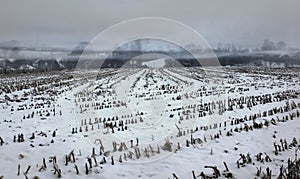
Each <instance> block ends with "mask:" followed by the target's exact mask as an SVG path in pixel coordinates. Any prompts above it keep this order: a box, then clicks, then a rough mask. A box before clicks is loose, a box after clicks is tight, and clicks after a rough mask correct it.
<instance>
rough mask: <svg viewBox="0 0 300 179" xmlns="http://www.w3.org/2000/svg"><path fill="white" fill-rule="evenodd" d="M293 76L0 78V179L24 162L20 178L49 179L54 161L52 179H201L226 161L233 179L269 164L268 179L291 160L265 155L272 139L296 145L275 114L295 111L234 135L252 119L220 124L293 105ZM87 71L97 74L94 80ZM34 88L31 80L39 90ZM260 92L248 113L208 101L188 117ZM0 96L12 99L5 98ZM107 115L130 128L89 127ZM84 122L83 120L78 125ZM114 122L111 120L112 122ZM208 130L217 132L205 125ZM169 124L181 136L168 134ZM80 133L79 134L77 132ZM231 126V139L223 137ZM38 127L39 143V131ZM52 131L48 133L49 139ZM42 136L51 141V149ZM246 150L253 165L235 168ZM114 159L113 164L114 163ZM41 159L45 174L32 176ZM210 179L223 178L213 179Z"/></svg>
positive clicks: (203, 71)
mask: <svg viewBox="0 0 300 179" xmlns="http://www.w3.org/2000/svg"><path fill="white" fill-rule="evenodd" d="M161 60H162V59H158V60H157V61H151V62H149V63H147V65H152V67H157V65H156V64H157V63H161ZM268 66H269V67H274V66H275V65H271V64H269V65H268ZM276 67H280V65H279V66H276ZM243 69H246V70H248V72H245V71H243ZM298 70H299V69H285V68H276V69H275V68H274V69H270V68H254V67H253V68H250V67H247V68H243V67H223V68H199V67H197V68H150V69H145V68H136V69H131V68H126V69H125V68H124V69H101V71H100V72H97V71H70V72H61V73H60V72H56V73H45V74H41V73H37V74H35V73H33V74H23V75H22V76H15V77H14V76H7V77H5V76H3V77H2V78H1V88H0V91H1V92H0V100H1V101H5V103H0V110H1V111H0V112H1V114H2V115H1V116H0V126H1V130H0V137H2V138H3V140H4V144H3V145H2V146H0V169H1V170H0V176H4V178H24V174H23V172H25V171H26V169H27V167H28V166H29V165H30V166H31V168H30V170H29V172H28V174H27V176H28V177H29V178H33V177H34V176H38V177H39V178H57V175H55V174H54V170H53V162H51V161H50V160H51V156H56V157H57V166H58V167H59V168H60V169H61V173H62V178H74V179H75V178H173V176H172V174H173V173H174V174H175V175H176V176H178V178H192V177H193V176H192V171H195V173H196V175H199V174H200V173H201V172H202V171H203V172H204V173H205V174H211V173H212V170H211V169H208V168H205V166H208V165H210V166H217V167H218V169H219V170H220V171H221V173H222V172H223V171H224V170H225V167H224V165H223V162H226V163H227V165H228V168H229V171H230V172H231V173H232V174H233V176H234V178H254V177H255V174H256V167H258V168H259V167H260V166H261V167H262V169H263V171H264V172H265V169H266V168H267V167H269V168H270V169H271V170H272V175H274V177H275V176H278V174H279V168H280V166H281V164H284V165H287V159H288V158H292V159H294V152H295V150H294V149H295V148H290V149H289V150H285V151H282V152H280V153H279V154H278V155H275V153H274V147H273V143H274V142H277V143H280V139H286V140H287V142H288V143H291V142H292V139H293V137H296V138H297V141H299V130H300V125H299V124H300V119H299V117H295V118H293V120H291V119H289V120H287V121H285V120H283V117H285V116H286V115H288V116H289V114H291V113H293V112H295V113H296V112H297V111H299V107H300V105H298V106H297V107H296V108H294V109H290V110H289V111H287V112H283V113H277V114H274V115H269V116H265V117H263V116H260V117H258V118H257V119H256V120H255V122H257V123H260V122H262V123H264V122H265V121H266V120H267V121H270V120H271V119H275V121H276V125H272V124H270V125H269V126H268V127H267V126H263V127H262V128H261V129H253V130H249V131H248V132H246V131H244V130H243V131H240V130H238V132H235V131H234V130H236V129H239V128H240V127H242V128H244V127H245V124H247V125H248V126H250V125H253V121H252V120H247V121H244V122H241V123H239V124H233V125H231V124H230V123H231V121H232V120H234V119H240V118H244V117H245V115H247V116H249V115H254V114H258V113H259V114H262V113H263V112H264V111H268V110H270V109H274V108H275V107H285V106H286V104H287V102H288V104H289V105H291V104H292V103H293V102H294V103H295V104H300V96H299V95H300V93H299V85H300V81H299V73H298ZM287 74H288V75H287ZM71 75H72V76H73V78H72V77H70V76H71ZM97 75H100V76H101V77H100V78H96V76H97ZM196 77H198V78H196ZM29 79H30V80H29ZM20 84H27V86H28V87H27V88H23V89H20V88H18V85H20ZM34 84H38V85H39V86H40V87H39V89H38V88H36V87H34V86H35V85H34ZM162 86H164V87H165V89H162ZM167 88H168V89H167ZM8 89H10V90H8ZM290 90H295V95H296V97H292V95H291V96H289V99H285V100H281V101H275V96H276V94H277V93H278V94H279V92H288V93H291V94H292V93H293V92H291V91H290ZM9 91H10V92H9ZM97 94H98V95H97ZM265 94H271V95H272V97H273V98H272V99H273V101H272V102H271V103H266V104H260V103H259V102H258V104H257V105H255V106H252V107H251V108H248V107H247V105H246V104H244V105H243V108H242V109H241V108H240V107H238V106H237V105H235V106H233V110H232V111H230V110H226V111H223V112H221V114H222V115H220V111H219V107H218V104H216V106H217V107H216V109H212V110H211V114H209V112H206V116H202V117H199V116H198V115H199V113H200V112H199V111H198V108H197V107H196V108H195V110H193V107H192V106H193V105H200V104H203V105H204V103H209V102H212V101H214V102H218V103H223V102H224V101H226V102H225V103H224V105H225V108H226V109H228V108H229V106H228V99H229V98H236V99H239V98H240V97H241V96H245V97H251V96H259V95H260V96H262V95H265ZM5 96H8V97H9V98H10V99H12V100H11V101H9V100H5ZM176 98H178V99H176ZM13 99H14V100H13ZM96 103H99V104H100V105H96ZM235 103H237V101H235ZM110 106H112V107H110ZM100 107H103V108H100ZM212 108H213V107H212ZM18 109H19V110H18ZM54 109H55V111H54ZM194 111H195V112H194ZM33 112H34V116H33V117H32V116H31V115H32V113H33ZM48 113H49V114H48ZM179 113H180V115H178V114H179ZM131 114H132V116H131ZM193 115H194V116H195V117H193ZM115 116H118V121H121V120H123V121H124V122H125V121H130V124H126V126H127V127H128V129H127V130H124V131H122V130H121V127H116V128H114V132H112V130H111V129H109V128H104V125H103V122H99V121H98V122H95V118H97V120H100V118H101V120H104V118H105V119H106V121H108V118H110V120H111V122H112V121H113V119H112V117H115ZM122 116H123V117H122ZM171 116H172V117H171ZM180 117H182V118H180ZM23 118H24V119H23ZM89 119H91V124H89ZM131 120H132V121H133V122H131ZM135 120H136V121H137V122H135ZM85 121H86V123H87V124H84V123H85ZM115 121H117V120H116V119H115V118H114V122H115ZM224 122H226V124H227V125H226V126H224ZM117 124H118V123H117ZM215 124H217V127H214V125H215ZM98 125H99V129H98ZM92 126H93V130H92ZM176 126H178V127H179V129H180V130H181V131H182V132H183V131H184V132H185V135H183V134H182V136H178V135H179V131H178V129H177V127H176ZM201 126H207V127H208V130H204V129H200V127H201ZM209 126H212V127H211V128H210V127H209ZM75 127H76V128H77V130H78V132H77V133H73V134H72V128H75ZM80 127H81V128H82V132H79V128H80ZM86 127H87V129H88V131H86ZM196 127H198V128H199V129H198V131H195V129H196ZM118 128H119V129H120V131H118ZM190 129H193V133H192V137H193V138H194V139H196V138H199V139H201V140H202V141H203V140H204V138H206V140H207V141H206V142H205V141H204V142H202V143H196V144H193V145H191V144H190V145H189V147H187V146H186V140H190V139H191V131H190ZM231 129H232V130H233V132H232V136H226V133H227V132H228V131H230V130H231ZM41 131H42V132H44V133H45V134H47V137H45V136H42V135H39V134H41ZM54 131H56V136H55V137H54V136H52V134H53V132H54ZM188 131H189V133H188ZM220 132H221V135H220V136H219V138H214V139H211V136H214V135H216V134H219V133H220ZM20 133H23V134H24V139H25V141H24V142H13V136H14V135H18V134H20ZM32 133H34V134H35V139H29V138H30V137H31V136H32ZM274 135H275V136H276V138H274ZM136 138H138V139H139V145H138V146H135V147H134V148H131V142H130V140H133V144H134V145H136ZM97 139H100V140H101V142H102V144H103V146H104V151H105V152H108V151H109V156H108V157H106V161H107V163H105V164H100V162H101V160H102V159H103V154H102V155H100V150H99V148H100V144H99V142H95V141H96V140H97ZM52 140H53V141H54V143H51V141H52ZM113 141H115V142H117V144H118V146H117V148H119V147H120V145H119V144H120V143H121V142H124V143H125V144H126V146H127V147H128V149H127V150H124V149H123V150H122V151H118V150H117V151H114V150H113V146H112V142H113ZM166 141H170V142H171V143H172V144H171V146H172V150H171V152H169V151H167V150H163V146H164V145H165V144H166ZM178 143H179V144H180V148H178V146H177V145H178ZM149 146H151V147H152V148H153V150H154V152H153V153H152V152H149V153H148V154H149V157H148V156H147V155H146V153H145V152H144V150H145V148H147V150H148V151H149V150H150V147H149ZM158 146H159V148H160V152H159V153H158V152H157V147H158ZM93 147H94V148H95V149H96V156H95V158H96V160H97V165H95V163H94V159H92V163H93V167H92V168H91V169H90V171H89V172H88V174H87V175H86V174H85V164H86V163H87V164H88V160H87V158H89V157H91V156H92V149H93ZM137 148H139V149H140V150H141V156H140V157H139V158H138V157H137V156H136V154H135V150H134V149H137ZM72 150H74V154H75V159H76V162H69V163H68V165H66V164H65V157H66V155H68V154H69V153H70V152H71V151H72ZM129 151H131V152H133V157H132V159H129V158H128V157H127V160H125V158H124V157H123V156H124V154H126V155H128V154H129ZM211 151H212V153H211ZM259 152H262V153H263V156H264V153H266V154H268V155H269V156H270V157H271V159H272V162H264V163H262V162H259V161H256V159H255V155H256V154H257V153H259ZM247 153H249V154H250V156H251V158H252V160H253V162H251V163H249V164H245V166H244V167H241V168H238V167H237V165H236V161H237V160H239V158H240V154H245V155H246V154H247ZM20 154H21V155H20ZM120 155H121V156H122V163H120V162H119V157H120ZM22 156H24V157H22ZM111 156H113V157H114V165H112V164H111ZM43 158H45V160H46V164H47V168H46V169H45V170H41V171H39V170H40V169H41V167H42V161H43ZM18 165H20V166H21V174H20V175H17V168H18ZM75 165H76V166H78V169H79V175H77V174H76V171H75V168H74V167H75ZM199 178H200V177H199ZM220 178H225V177H224V175H222V176H221V177H220Z"/></svg>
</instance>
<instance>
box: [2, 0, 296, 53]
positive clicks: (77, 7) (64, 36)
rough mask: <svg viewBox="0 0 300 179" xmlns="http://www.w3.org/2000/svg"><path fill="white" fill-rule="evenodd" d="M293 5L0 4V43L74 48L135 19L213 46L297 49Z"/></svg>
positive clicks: (231, 0)
mask: <svg viewBox="0 0 300 179" xmlns="http://www.w3.org/2000/svg"><path fill="white" fill-rule="evenodd" d="M299 9H300V1H298V0H248V1H246V0H245V1H244V0H206V1H203V0H191V1H187V0H181V1H176V0H165V1H164V0H147V1H145V0H107V1H102V0H47V1H46V0H26V1H25V0H21V1H18V0H1V5H0V41H8V40H19V41H22V42H25V43H27V44H33V45H35V44H49V45H51V46H64V45H66V46H74V45H75V44H77V43H78V42H79V41H83V40H86V41H89V40H91V39H93V38H94V37H95V36H96V35H97V34H98V33H100V32H101V31H103V30H104V29H106V28H108V27H110V26H112V25H114V24H116V23H119V22H121V21H124V20H128V19H132V18H138V17H147V16H151V17H153V16H155V17H164V18H171V19H174V20H177V21H180V22H182V23H185V24H187V25H189V26H190V27H192V28H194V29H195V30H196V31H198V32H199V33H200V34H202V36H203V37H204V38H205V39H206V40H207V41H208V43H209V44H211V45H212V46H216V44H217V43H218V42H223V43H225V42H226V43H234V44H237V45H240V46H248V47H255V46H260V45H261V43H262V41H263V39H265V38H268V39H271V40H274V41H279V40H283V41H285V42H286V43H287V44H288V46H293V47H300V20H299V18H300V10H299Z"/></svg>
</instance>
